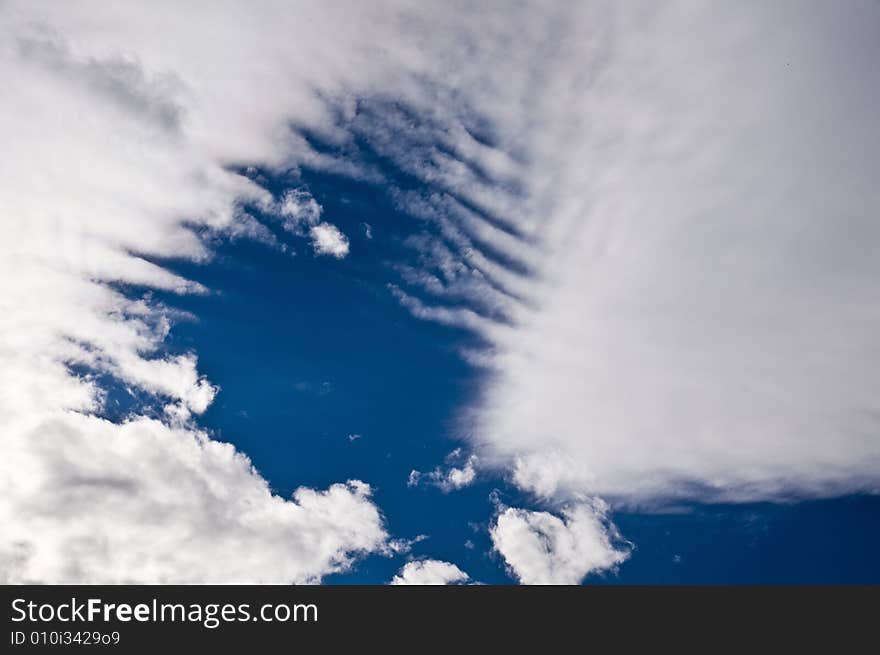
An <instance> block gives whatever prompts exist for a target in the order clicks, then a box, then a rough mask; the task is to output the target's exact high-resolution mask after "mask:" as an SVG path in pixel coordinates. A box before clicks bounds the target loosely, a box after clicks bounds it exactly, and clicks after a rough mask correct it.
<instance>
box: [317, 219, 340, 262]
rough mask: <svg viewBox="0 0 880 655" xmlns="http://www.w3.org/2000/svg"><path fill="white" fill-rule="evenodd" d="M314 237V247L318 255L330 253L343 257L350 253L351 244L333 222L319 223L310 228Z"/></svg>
mask: <svg viewBox="0 0 880 655" xmlns="http://www.w3.org/2000/svg"><path fill="white" fill-rule="evenodd" d="M309 235H310V236H311V237H312V248H314V250H315V254H316V255H330V256H331V257H336V259H342V258H343V257H345V256H346V255H347V254H348V250H349V244H348V237H346V236H345V235H344V234H343V233H342V232H341V231H340V230H339V228H338V227H336V226H335V225H333V224H331V223H319V224H318V225H315V226H313V227H312V229H311V230H309Z"/></svg>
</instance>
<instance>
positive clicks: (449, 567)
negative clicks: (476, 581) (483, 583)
mask: <svg viewBox="0 0 880 655" xmlns="http://www.w3.org/2000/svg"><path fill="white" fill-rule="evenodd" d="M469 578H470V576H468V574H467V573H465V572H464V571H462V570H461V569H460V568H458V567H457V566H456V565H455V564H450V563H449V562H442V561H440V560H436V559H422V560H415V561H412V562H407V563H406V564H405V565H404V566H403V568H402V569H400V572H399V573H398V574H397V575H395V576H394V578H393V579H392V580H391V584H393V585H450V584H461V583H464V582H467V581H468V579H469Z"/></svg>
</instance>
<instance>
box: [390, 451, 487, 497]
mask: <svg viewBox="0 0 880 655" xmlns="http://www.w3.org/2000/svg"><path fill="white" fill-rule="evenodd" d="M459 459H461V448H456V449H455V450H454V451H452V452H451V453H450V454H449V455H447V457H446V462H447V464H450V463H451V462H454V461H456V460H459ZM478 462H479V458H478V457H477V456H476V455H470V456H468V458H467V459H466V460H465V462H464V464H463V465H462V466H449V467H448V468H447V469H445V470H444V469H443V468H441V467H439V466H438V467H436V468H435V469H434V470H433V471H429V472H427V473H422V472H421V471H416V470H412V471H410V473H409V477H408V478H407V481H406V484H407V486H408V487H415V486H417V485H418V484H419V483H420V482H422V481H426V482H428V483H429V484H432V485H434V486H437V487H439V488H440V489H441V490H443V491H444V492H447V493H448V492H450V491H455V490H456V489H461V488H463V487H466V486H468V485H469V484H471V483H472V482H473V481H474V480H475V479H476V478H477V463H478Z"/></svg>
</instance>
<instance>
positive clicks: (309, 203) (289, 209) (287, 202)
mask: <svg viewBox="0 0 880 655" xmlns="http://www.w3.org/2000/svg"><path fill="white" fill-rule="evenodd" d="M276 211H277V212H278V213H279V214H280V215H281V216H283V217H284V229H285V230H287V231H288V232H293V233H294V234H303V233H304V231H305V229H306V228H311V227H313V226H315V225H317V224H318V223H319V222H320V220H321V213H322V212H323V208H322V207H321V205H319V204H318V201H317V200H315V199H314V198H313V197H312V194H310V193H309V192H308V191H306V190H305V189H291V190H290V191H286V192H285V193H284V195H283V196H282V198H281V202H280V203H279V204H278V208H277V210H276Z"/></svg>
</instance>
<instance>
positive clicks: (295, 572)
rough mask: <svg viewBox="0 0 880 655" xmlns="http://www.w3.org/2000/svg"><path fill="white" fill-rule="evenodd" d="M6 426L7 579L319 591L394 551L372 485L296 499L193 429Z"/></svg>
mask: <svg viewBox="0 0 880 655" xmlns="http://www.w3.org/2000/svg"><path fill="white" fill-rule="evenodd" d="M4 409H8V408H4ZM4 417H5V418H11V420H10V422H9V423H6V426H7V427H6V428H5V429H4V458H3V462H2V464H0V479H2V481H3V501H2V503H0V520H2V522H3V526H4V528H3V538H2V542H0V579H2V580H3V581H4V582H6V583H27V582H37V583H61V582H65V583H125V582H131V583H168V582H176V583H247V582H250V583H278V584H284V583H306V582H316V581H319V580H320V579H321V578H322V576H324V575H327V574H328V573H331V572H333V571H338V570H343V569H345V568H347V567H348V566H349V564H350V563H351V561H352V559H353V558H354V557H355V556H357V555H360V554H363V553H366V552H375V551H381V550H383V549H384V548H385V546H386V539H387V534H386V532H385V529H384V527H383V521H382V517H381V515H380V513H379V511H378V509H377V508H376V506H375V505H374V504H373V503H372V502H371V501H370V489H369V487H368V486H367V485H366V484H364V483H362V482H358V481H350V482H348V483H346V484H336V485H333V486H331V487H330V488H329V489H327V490H325V491H317V490H314V489H308V488H300V489H298V490H297V491H296V492H295V493H294V495H293V498H292V499H291V500H285V499H283V498H280V497H278V496H276V495H273V494H272V493H271V491H270V489H269V487H268V485H267V484H266V482H265V480H263V479H262V478H261V477H260V476H259V475H258V474H257V473H256V471H254V469H253V466H252V465H251V463H250V461H249V460H248V459H247V458H246V457H245V456H243V455H242V454H241V453H239V452H236V450H235V448H234V447H233V446H231V445H230V444H226V443H220V442H217V441H212V440H211V439H209V438H208V436H207V435H206V434H204V433H203V432H200V431H198V430H196V429H194V428H193V427H191V426H170V425H168V424H163V423H161V422H159V421H156V420H151V419H147V418H143V417H140V418H134V419H132V420H130V421H127V422H125V423H123V424H114V423H110V422H109V421H106V420H103V419H100V418H96V417H91V416H85V415H83V414H79V413H74V412H69V411H67V412H65V411H58V412H54V413H45V414H42V415H35V414H33V413H27V414H22V413H15V414H12V415H11V417H10V412H8V411H6V412H5V413H4Z"/></svg>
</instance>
